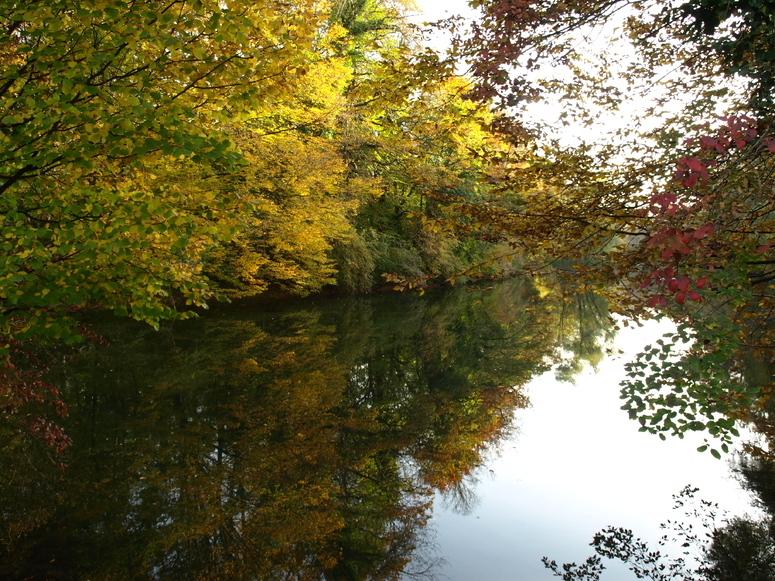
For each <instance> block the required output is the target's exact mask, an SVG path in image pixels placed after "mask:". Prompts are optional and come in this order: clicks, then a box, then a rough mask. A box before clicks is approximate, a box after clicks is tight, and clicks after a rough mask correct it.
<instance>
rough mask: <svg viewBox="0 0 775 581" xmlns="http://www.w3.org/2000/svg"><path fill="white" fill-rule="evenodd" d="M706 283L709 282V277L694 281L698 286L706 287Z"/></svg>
mask: <svg viewBox="0 0 775 581" xmlns="http://www.w3.org/2000/svg"><path fill="white" fill-rule="evenodd" d="M706 284H708V279H707V278H704V277H703V278H698V279H697V282H695V283H694V286H696V287H697V288H705V285H706Z"/></svg>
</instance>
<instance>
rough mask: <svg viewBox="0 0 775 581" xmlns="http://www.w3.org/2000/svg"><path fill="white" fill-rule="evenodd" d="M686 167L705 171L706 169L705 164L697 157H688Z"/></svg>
mask: <svg viewBox="0 0 775 581" xmlns="http://www.w3.org/2000/svg"><path fill="white" fill-rule="evenodd" d="M686 167H688V168H689V169H690V170H692V171H703V170H705V169H706V168H705V166H704V165H703V164H702V162H701V161H700V160H699V159H697V158H696V157H690V158H688V159H687V160H686Z"/></svg>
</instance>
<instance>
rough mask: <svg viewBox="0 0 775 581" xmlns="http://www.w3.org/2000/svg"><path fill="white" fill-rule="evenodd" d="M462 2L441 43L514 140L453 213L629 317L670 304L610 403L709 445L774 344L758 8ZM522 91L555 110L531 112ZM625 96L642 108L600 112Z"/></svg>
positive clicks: (762, 15) (752, 397)
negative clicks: (661, 331)
mask: <svg viewBox="0 0 775 581" xmlns="http://www.w3.org/2000/svg"><path fill="white" fill-rule="evenodd" d="M472 4H473V5H474V6H475V7H478V8H480V9H481V11H482V18H481V21H480V22H477V23H473V24H472V25H471V27H470V29H469V30H470V32H469V33H468V34H467V35H465V34H462V33H461V34H459V35H458V37H457V40H456V42H455V44H454V46H453V52H454V53H455V54H457V55H460V57H461V58H462V59H463V60H464V61H465V62H467V63H468V64H469V65H470V70H471V74H472V76H473V79H474V83H475V86H474V87H473V89H472V90H471V91H470V93H469V96H470V97H471V98H472V99H476V100H484V99H495V100H496V102H497V103H498V105H499V107H500V111H501V117H500V118H497V117H496V119H495V122H496V125H497V127H498V129H499V130H501V131H503V132H505V133H506V134H507V135H510V140H511V143H512V144H513V145H514V147H513V149H512V152H511V156H510V158H508V159H506V160H505V161H504V162H503V163H502V165H501V175H500V176H499V178H498V179H497V181H496V184H495V185H494V191H495V192H499V193H501V194H502V196H503V197H508V199H509V202H508V203H498V202H497V201H495V200H492V201H490V203H487V204H478V205H476V204H470V205H468V206H464V207H463V212H464V214H465V215H467V216H468V217H469V219H470V220H472V221H473V222H474V223H475V224H477V225H478V226H479V227H480V228H482V229H484V230H486V231H487V232H489V233H490V235H491V236H493V237H494V238H499V239H501V240H503V241H504V242H507V243H509V244H511V245H512V246H513V247H514V248H515V249H517V250H519V251H521V252H523V253H524V255H525V256H526V257H528V259H529V261H530V263H529V265H528V266H529V267H530V270H529V272H531V273H536V272H538V273H541V272H548V271H555V272H558V273H559V274H560V275H565V276H567V278H568V280H569V281H570V282H571V283H573V286H574V287H575V289H576V290H588V289H595V290H596V291H597V292H599V293H600V294H603V295H604V296H606V297H607V298H608V299H609V301H610V303H611V308H612V310H613V311H616V312H619V313H620V314H623V315H625V316H626V317H627V318H628V319H629V320H632V319H635V320H638V319H640V318H644V317H651V316H655V314H662V315H667V316H669V317H671V318H673V319H674V320H676V321H677V322H678V323H679V324H680V325H679V331H678V333H677V334H675V335H674V336H672V337H668V338H666V339H665V340H664V341H663V342H662V343H660V344H658V345H656V346H654V347H651V348H649V349H647V350H646V351H644V353H642V354H641V355H640V356H639V358H638V359H637V360H636V361H634V362H633V363H632V365H631V366H630V368H629V379H628V380H627V381H626V382H625V384H624V391H623V398H624V399H625V408H626V409H628V410H629V412H630V414H631V416H633V417H634V418H637V419H639V420H640V421H641V423H642V424H643V428H642V429H644V430H649V431H654V432H658V433H663V432H671V433H675V434H678V435H681V434H683V433H684V432H685V431H687V430H707V431H708V433H710V434H711V435H714V436H716V435H718V436H720V437H722V439H723V440H724V441H723V442H722V447H723V448H725V447H726V440H727V439H728V438H729V437H730V435H732V434H735V433H736V431H735V427H734V423H735V418H746V417H748V416H749V415H750V414H751V413H752V411H754V410H755V409H756V408H757V406H758V407H761V406H762V405H763V400H764V391H763V390H765V389H766V387H767V386H762V385H755V384H752V383H751V382H748V381H746V378H745V377H744V375H743V374H742V373H741V369H742V366H741V363H742V361H743V359H744V358H745V357H749V356H751V355H753V356H755V357H760V358H761V359H762V360H769V357H770V355H769V350H770V349H771V346H772V344H773V335H772V329H773V321H772V320H771V318H770V313H771V310H772V309H771V307H772V296H773V289H772V287H771V283H772V281H773V277H772V274H773V273H772V272H771V263H772V258H771V256H770V253H771V251H772V245H771V244H770V242H771V236H772V232H773V228H772V222H771V220H772V216H773V213H772V210H773V208H772V201H771V195H770V192H771V190H772V186H773V184H772V179H771V168H772V164H773V160H774V159H775V158H773V151H775V140H774V139H773V137H772V136H771V132H770V125H771V121H770V119H769V117H768V116H769V115H770V113H771V105H770V103H769V101H768V98H769V97H768V95H769V91H768V87H770V86H771V83H772V76H771V72H770V71H771V68H770V63H771V60H772V55H771V53H768V52H767V51H766V50H765V51H762V50H759V49H762V48H766V47H768V46H770V43H771V36H770V35H771V27H770V26H769V25H768V23H769V22H770V18H771V17H770V16H769V15H768V13H767V7H766V6H760V5H756V6H754V5H749V4H748V3H745V2H740V3H733V4H725V5H724V6H723V8H722V7H721V5H716V4H713V3H708V2H688V3H685V4H681V5H678V4H673V3H668V2H663V1H653V2H647V3H638V4H637V5H630V4H629V3H626V2H586V3H570V4H569V3H565V2H533V1H530V0H525V1H521V0H520V1H518V2H496V1H476V2H473V3H472ZM457 30H464V29H463V28H462V27H458V28H457ZM593 36H598V37H600V38H602V39H603V41H602V42H599V43H598V44H597V45H595V46H590V44H591V42H592V41H591V38H592V37H593ZM755 49H756V50H755ZM592 52H594V57H595V58H594V59H591V58H590V56H591V53H592ZM634 98H637V99H639V100H640V102H638V103H636V102H635V101H634ZM535 100H545V101H547V102H549V103H552V104H554V105H555V107H556V109H557V111H558V114H557V115H556V117H555V118H554V119H552V120H551V121H549V122H548V123H545V124H543V125H542V124H540V123H536V122H535V116H534V115H533V114H532V112H531V109H530V107H531V102H533V101H535ZM628 106H629V107H631V110H633V111H641V112H642V113H640V114H639V113H630V114H625V115H628V119H627V121H626V122H624V123H622V122H621V121H619V122H618V123H617V124H616V125H615V126H613V127H612V128H610V125H609V126H608V127H606V126H605V125H604V124H603V122H604V121H605V120H606V119H609V120H610V119H611V115H613V113H614V112H616V111H620V110H627V109H626V108H627V107H628ZM718 116H722V118H721V119H720V120H719V119H718ZM551 123H555V124H558V125H560V124H564V125H568V126H570V127H575V128H576V131H577V132H578V133H577V138H576V139H575V140H574V141H573V142H570V143H569V140H568V139H565V140H564V141H563V139H559V138H558V137H557V133H556V131H554V128H553V127H551V126H550V124H551ZM574 123H575V125H574ZM586 127H591V128H592V129H589V130H588V129H585V128H586ZM609 128H610V129H609ZM683 347H688V350H684V351H681V348H683ZM712 450H715V449H712ZM714 453H716V454H717V453H718V451H714Z"/></svg>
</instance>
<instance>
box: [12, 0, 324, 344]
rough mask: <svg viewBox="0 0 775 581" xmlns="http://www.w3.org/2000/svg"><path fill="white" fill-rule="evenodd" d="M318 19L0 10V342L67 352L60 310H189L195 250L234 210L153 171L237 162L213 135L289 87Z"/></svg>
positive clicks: (97, 5)
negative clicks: (52, 342)
mask: <svg viewBox="0 0 775 581" xmlns="http://www.w3.org/2000/svg"><path fill="white" fill-rule="evenodd" d="M320 9H321V7H320V6H318V5H317V4H315V3H312V2H309V3H306V2H302V3H296V4H294V3H286V2H274V1H272V0H269V1H267V2H258V3H256V2H240V1H234V2H227V3H223V2H217V1H201V0H196V1H193V0H191V1H189V0H169V1H151V2H143V3H126V2H123V1H121V0H111V1H106V2H96V1H95V2H85V3H79V4H77V5H75V4H73V3H72V2H69V1H65V0H60V1H54V2H37V1H35V2H16V1H13V0H7V1H5V2H3V4H2V14H3V16H2V19H3V21H2V33H1V34H0V54H1V55H2V57H1V58H2V62H3V64H4V66H3V71H2V73H0V176H2V177H1V178H0V179H1V180H2V181H1V182H0V196H2V197H1V198H0V213H2V232H1V235H2V239H3V254H2V258H0V297H1V298H2V311H0V334H2V335H3V336H5V337H11V336H13V337H15V338H17V339H22V338H26V337H32V336H37V337H49V338H67V339H69V340H72V339H74V337H75V335H74V334H73V333H72V321H71V320H70V319H69V318H68V317H67V311H68V310H70V309H73V308H79V307H83V306H86V305H90V304H94V303H98V304H99V305H100V306H102V307H105V308H109V309H112V310H114V311H115V312H118V313H127V314H130V315H131V316H132V317H134V318H137V319H140V320H146V321H148V322H151V323H156V322H157V321H158V320H159V319H160V318H163V317H170V316H176V315H177V311H176V309H175V305H174V304H173V302H172V299H173V298H174V297H176V296H179V297H181V299H182V302H185V303H187V304H197V305H202V304H204V300H205V299H206V298H207V297H208V296H210V294H211V293H210V291H209V290H208V289H207V287H206V285H205V284H204V282H203V280H202V278H201V275H200V268H201V267H200V263H201V255H202V251H203V250H204V249H206V248H207V247H209V246H210V245H212V244H213V242H214V241H215V240H218V239H222V238H224V237H227V236H229V235H230V233H231V231H232V229H233V221H232V219H231V218H230V211H231V210H233V207H234V205H235V204H236V200H235V199H234V198H226V199H219V198H216V197H215V196H213V195H212V194H210V195H208V193H207V192H203V191H201V190H196V189H187V188H186V187H185V186H184V185H176V184H170V183H166V184H164V183H159V182H157V181H156V180H155V178H154V175H153V173H152V171H153V167H154V166H158V165H160V164H162V165H163V164H168V163H172V162H173V161H174V160H176V159H181V158H184V159H190V160H192V161H194V162H198V161H202V160H208V161H209V162H211V163H214V164H216V165H220V166H222V167H228V166H230V165H232V164H234V163H235V162H237V161H238V160H239V155H238V154H237V153H236V152H235V150H234V148H233V147H232V145H231V143H230V140H229V139H228V137H227V136H226V135H224V134H223V133H222V132H221V131H220V130H219V128H220V127H221V126H222V125H223V124H224V123H231V122H233V120H235V119H237V118H239V117H240V116H242V115H243V114H244V113H246V112H249V111H250V110H251V109H252V108H253V107H255V106H256V105H258V104H262V105H266V104H267V103H268V102H276V101H278V100H281V99H283V98H284V96H285V95H287V94H288V92H289V90H291V89H292V88H293V87H294V86H295V85H296V84H297V82H298V79H299V78H300V77H301V76H302V75H303V72H304V66H305V62H306V60H307V55H308V53H309V51H310V50H311V49H312V47H313V43H314V41H315V39H316V38H317V36H318V34H319V29H318V28H317V23H318V22H320ZM7 349H8V347H7V346H5V347H4V349H3V350H4V352H7Z"/></svg>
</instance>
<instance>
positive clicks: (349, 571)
mask: <svg viewBox="0 0 775 581" xmlns="http://www.w3.org/2000/svg"><path fill="white" fill-rule="evenodd" d="M91 323H92V325H93V326H94V328H95V329H96V330H97V331H98V332H99V333H101V334H102V335H103V336H104V337H105V338H106V339H107V340H108V341H109V344H108V345H106V346H105V345H103V346H98V347H96V348H94V349H89V350H85V351H84V352H82V353H80V354H78V355H77V356H75V357H73V358H72V359H70V360H69V361H67V363H66V364H64V365H63V366H61V367H59V368H58V369H57V370H56V371H55V374H54V377H55V381H56V382H57V383H58V384H59V385H60V386H61V389H62V391H63V393H64V398H65V400H66V402H67V403H68V405H69V412H70V413H69V417H68V418H67V419H66V420H64V421H63V422H62V424H63V427H64V428H65V429H66V431H67V433H68V435H69V436H70V437H71V438H72V440H73V445H72V446H71V447H70V448H69V449H68V450H67V451H66V452H65V453H64V454H63V455H62V456H58V457H52V456H51V453H50V452H49V451H48V450H46V449H45V448H44V447H42V446H39V445H38V444H37V443H35V442H29V441H27V440H25V439H23V438H5V439H4V442H5V446H4V447H5V449H4V450H3V454H2V460H0V462H1V463H2V475H3V480H2V482H1V483H0V508H1V509H2V510H1V511H0V527H1V530H0V532H2V540H1V544H0V550H2V553H1V554H0V578H1V579H31V580H33V579H34V580H38V579H41V580H42V579H46V580H70V579H73V580H76V579H78V580H81V579H91V580H107V579H272V580H274V579H279V580H282V579H321V578H325V579H328V580H340V579H341V580H356V579H399V578H402V577H403V578H406V579H409V578H412V579H415V578H433V577H434V576H435V577H438V578H447V579H452V580H453V581H479V580H482V581H484V580H492V581H497V580H500V579H503V580H504V581H505V580H506V579H509V580H513V581H539V580H540V579H551V578H552V577H551V574H550V573H549V572H548V571H546V570H544V569H543V567H542V566H541V563H540V558H541V556H542V555H544V554H548V555H549V556H550V557H552V558H556V559H558V560H564V561H567V560H574V559H575V560H579V559H583V558H584V557H585V556H587V554H589V549H588V547H586V546H585V545H586V544H587V543H589V541H590V540H591V535H592V534H593V533H594V532H596V530H598V529H599V528H601V527H602V526H605V525H617V526H629V527H633V528H638V527H640V528H641V529H642V530H639V531H638V532H640V533H642V534H643V535H644V536H645V537H647V538H649V537H654V536H655V535H657V534H658V531H657V529H656V526H657V524H658V522H659V521H658V519H659V518H662V516H663V515H662V514H661V512H663V509H665V510H667V508H669V504H670V501H671V499H670V495H671V494H673V493H676V492H678V490H679V489H680V488H681V487H682V486H684V485H686V484H689V483H692V484H695V485H699V486H701V487H702V486H704V485H707V486H710V489H711V490H710V492H711V493H712V494H715V495H717V496H723V497H724V498H725V499H726V500H728V501H729V502H731V503H732V504H734V505H735V506H734V507H733V508H734V509H735V510H739V509H740V508H741V507H742V508H743V509H744V506H745V505H744V501H745V500H746V499H745V497H744V495H742V493H740V492H739V487H738V486H737V484H736V482H735V481H734V480H732V479H730V478H728V477H727V476H726V467H725V465H724V463H723V462H719V461H716V460H713V459H712V458H711V457H710V456H709V455H705V456H703V455H700V454H698V453H697V452H695V451H694V448H696V446H697V445H699V444H696V443H693V442H686V441H683V442H670V441H668V442H667V443H664V442H661V441H659V440H658V439H657V438H655V437H653V436H647V435H644V434H638V433H637V429H636V428H637V426H636V425H635V424H633V423H632V422H630V421H629V420H627V419H626V416H625V415H624V412H620V411H619V410H618V409H617V408H618V404H617V398H616V395H617V394H616V391H617V390H616V384H617V383H618V379H616V377H617V374H621V365H622V363H623V360H622V358H621V357H620V358H619V359H616V358H613V359H612V358H608V357H606V352H609V353H615V352H617V351H618V350H619V349H620V348H621V349H623V350H627V349H633V348H635V346H636V344H638V343H642V342H643V339H644V337H645V333H646V331H644V330H638V332H637V333H632V332H629V334H628V333H624V334H623V335H622V337H623V339H622V338H621V337H620V338H619V339H617V341H618V342H617V343H616V344H614V343H612V342H611V341H612V339H613V330H612V321H611V319H610V318H609V317H608V316H607V314H606V312H605V309H604V306H603V305H602V304H601V303H600V302H599V301H598V300H596V299H594V298H593V297H591V296H579V297H577V298H576V299H575V300H574V301H571V302H570V303H568V302H565V301H563V300H561V299H557V298H553V296H552V295H551V294H547V293H545V292H543V293H542V292H539V291H538V290H537V289H536V288H535V287H534V286H532V284H530V283H528V282H524V281H510V282H507V283H504V284H499V285H496V286H495V287H494V288H491V289H481V290H471V289H455V290H448V291H445V292H435V293H428V294H426V295H424V296H413V295H381V296H372V297H360V298H315V299H306V300H303V301H301V300H288V301H275V302H271V303H269V304H263V305H260V306H253V307H251V306H248V305H244V304H243V305H240V306H231V307H220V308H218V309H216V310H214V312H212V313H209V314H208V315H207V316H205V317H202V318H199V319H196V320H191V321H185V322H176V323H174V324H170V325H168V326H166V327H165V328H163V329H161V330H160V331H158V332H157V331H152V330H150V329H148V328H146V327H143V326H140V325H135V324H127V323H125V322H119V321H115V320H105V319H99V320H94V321H92V322H91ZM658 331H659V330H658V329H656V330H655V329H651V330H650V331H649V332H651V333H658ZM593 366H594V367H596V369H597V373H595V372H594V371H593V370H592V367H593ZM558 378H559V380H562V381H558ZM531 404H532V405H531ZM654 446H656V448H655V447H654ZM686 478H690V480H688V481H687V480H685V479H686ZM735 503H736V504H735ZM667 516H668V517H669V516H670V515H669V514H667ZM619 578H622V579H623V578H624V577H619ZM604 579H605V577H604Z"/></svg>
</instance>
